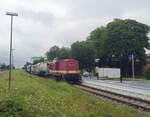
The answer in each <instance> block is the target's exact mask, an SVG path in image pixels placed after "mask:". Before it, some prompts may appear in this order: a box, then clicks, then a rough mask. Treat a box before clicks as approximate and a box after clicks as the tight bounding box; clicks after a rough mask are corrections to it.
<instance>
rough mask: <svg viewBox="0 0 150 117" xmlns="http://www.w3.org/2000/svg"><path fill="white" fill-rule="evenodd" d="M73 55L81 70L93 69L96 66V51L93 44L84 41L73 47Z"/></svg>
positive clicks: (76, 43)
mask: <svg viewBox="0 0 150 117" xmlns="http://www.w3.org/2000/svg"><path fill="white" fill-rule="evenodd" d="M71 55H72V57H73V58H74V59H76V60H78V61H79V67H80V69H84V68H91V67H93V66H94V59H95V50H94V47H93V44H92V43H90V42H86V41H82V42H78V41H77V42H75V43H73V44H72V45H71Z"/></svg>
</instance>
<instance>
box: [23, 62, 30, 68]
mask: <svg viewBox="0 0 150 117" xmlns="http://www.w3.org/2000/svg"><path fill="white" fill-rule="evenodd" d="M28 65H32V63H30V62H26V63H25V65H24V67H23V69H26V67H27V66H28Z"/></svg>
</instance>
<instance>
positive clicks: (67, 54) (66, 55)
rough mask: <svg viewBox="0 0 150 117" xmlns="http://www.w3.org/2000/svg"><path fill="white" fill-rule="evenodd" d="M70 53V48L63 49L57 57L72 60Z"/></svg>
mask: <svg viewBox="0 0 150 117" xmlns="http://www.w3.org/2000/svg"><path fill="white" fill-rule="evenodd" d="M70 51H71V50H70V48H66V47H62V48H60V49H59V51H58V54H57V55H58V56H57V57H59V58H61V59H65V58H71V53H70Z"/></svg>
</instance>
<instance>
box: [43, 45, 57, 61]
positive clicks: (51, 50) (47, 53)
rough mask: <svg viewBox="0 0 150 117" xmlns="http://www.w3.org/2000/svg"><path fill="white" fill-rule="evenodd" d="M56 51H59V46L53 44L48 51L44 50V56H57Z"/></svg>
mask: <svg viewBox="0 0 150 117" xmlns="http://www.w3.org/2000/svg"><path fill="white" fill-rule="evenodd" d="M58 51H59V47H58V46H56V45H55V46H53V47H51V48H50V49H49V51H48V52H46V56H47V58H48V60H53V59H54V58H56V57H57V55H58Z"/></svg>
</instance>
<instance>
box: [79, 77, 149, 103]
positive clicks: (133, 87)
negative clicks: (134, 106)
mask: <svg viewBox="0 0 150 117" xmlns="http://www.w3.org/2000/svg"><path fill="white" fill-rule="evenodd" d="M82 79H83V82H82V83H83V84H84V85H89V86H92V87H95V88H100V89H104V90H108V91H112V92H116V93H119V94H124V95H129V96H133V97H137V98H141V99H145V100H149V101H150V82H145V81H123V82H122V83H120V81H114V80H97V78H82Z"/></svg>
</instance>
